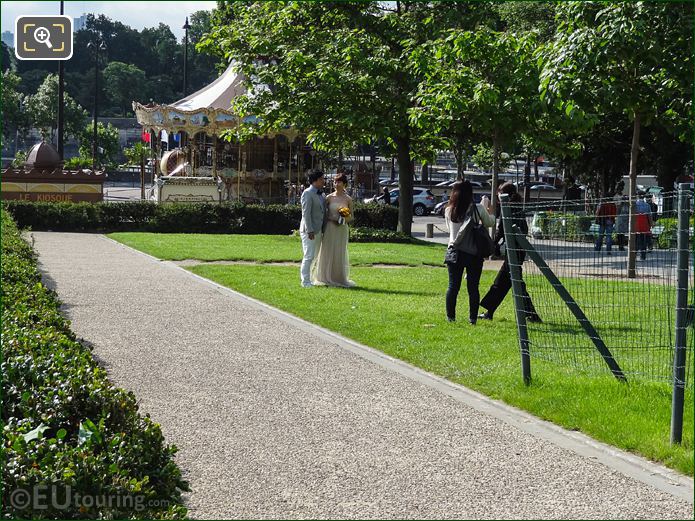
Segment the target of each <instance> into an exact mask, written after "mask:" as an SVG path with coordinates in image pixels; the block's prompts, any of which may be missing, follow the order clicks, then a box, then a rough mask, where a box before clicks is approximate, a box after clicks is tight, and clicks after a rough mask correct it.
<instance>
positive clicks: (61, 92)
mask: <svg viewBox="0 0 695 521" xmlns="http://www.w3.org/2000/svg"><path fill="white" fill-rule="evenodd" d="M60 14H61V16H62V15H63V14H64V6H63V2H60ZM64 103H65V61H64V60H60V61H59V62H58V154H59V155H60V159H61V160H62V159H63V137H64V135H65V134H64V127H65V117H64V112H63V105H64Z"/></svg>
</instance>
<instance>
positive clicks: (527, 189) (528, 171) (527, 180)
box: [524, 152, 531, 203]
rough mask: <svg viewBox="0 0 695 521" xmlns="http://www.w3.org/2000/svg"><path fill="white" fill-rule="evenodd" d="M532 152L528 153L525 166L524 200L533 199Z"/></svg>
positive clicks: (526, 201)
mask: <svg viewBox="0 0 695 521" xmlns="http://www.w3.org/2000/svg"><path fill="white" fill-rule="evenodd" d="M530 184H531V153H530V152H527V153H526V165H525V166H524V202H525V203H528V202H529V201H530V200H531V187H530V186H529V185H530Z"/></svg>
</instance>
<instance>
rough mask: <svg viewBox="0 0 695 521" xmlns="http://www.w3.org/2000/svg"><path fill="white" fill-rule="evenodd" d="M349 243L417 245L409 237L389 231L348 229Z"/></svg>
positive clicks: (416, 241)
mask: <svg viewBox="0 0 695 521" xmlns="http://www.w3.org/2000/svg"><path fill="white" fill-rule="evenodd" d="M350 242H392V243H402V244H411V243H419V242H420V241H418V240H417V239H413V238H412V237H411V236H410V235H408V234H406V233H402V232H394V231H391V230H378V229H374V228H352V227H351V228H350Z"/></svg>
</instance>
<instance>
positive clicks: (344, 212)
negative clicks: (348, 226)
mask: <svg viewBox="0 0 695 521" xmlns="http://www.w3.org/2000/svg"><path fill="white" fill-rule="evenodd" d="M338 213H339V214H340V217H338V224H345V222H346V221H345V220H346V219H347V218H348V217H350V208H347V207H346V206H343V207H342V208H338Z"/></svg>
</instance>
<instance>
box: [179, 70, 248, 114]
mask: <svg viewBox="0 0 695 521" xmlns="http://www.w3.org/2000/svg"><path fill="white" fill-rule="evenodd" d="M244 81H245V78H244V75H243V74H241V73H240V72H237V71H235V70H234V66H233V64H230V65H229V67H227V70H225V71H224V72H223V73H222V75H221V76H220V77H219V78H217V79H216V80H215V81H213V82H212V83H211V84H210V85H206V86H205V87H203V88H202V89H200V90H199V91H196V92H194V93H193V94H189V95H188V96H186V97H185V98H183V99H180V100H179V101H177V102H175V103H172V104H171V105H170V107H173V108H177V109H180V110H198V109H202V108H208V109H222V110H226V111H229V110H230V109H231V106H232V100H234V98H236V97H238V96H242V95H243V94H245V93H246V86H245V85H244Z"/></svg>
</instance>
